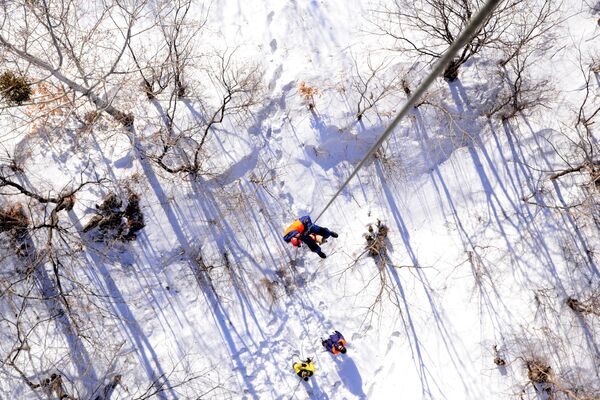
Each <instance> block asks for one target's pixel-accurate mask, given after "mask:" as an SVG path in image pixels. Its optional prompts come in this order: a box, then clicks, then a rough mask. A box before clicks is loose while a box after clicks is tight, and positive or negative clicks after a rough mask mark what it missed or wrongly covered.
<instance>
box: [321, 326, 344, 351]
mask: <svg viewBox="0 0 600 400" xmlns="http://www.w3.org/2000/svg"><path fill="white" fill-rule="evenodd" d="M340 341H341V342H342V344H343V345H344V346H345V345H346V339H344V335H342V334H341V333H340V332H338V331H335V333H333V334H331V335H329V338H328V339H327V340H324V341H323V347H325V348H326V349H327V350H328V351H332V348H333V346H335V345H336V344H337V343H338V342H340ZM334 354H336V353H334Z"/></svg>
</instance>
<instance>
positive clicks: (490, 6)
mask: <svg viewBox="0 0 600 400" xmlns="http://www.w3.org/2000/svg"><path fill="white" fill-rule="evenodd" d="M500 1H501V0H488V2H487V3H486V4H485V5H484V6H483V7H482V8H481V10H479V12H478V13H477V14H476V15H475V17H473V19H472V20H471V22H470V23H469V25H467V27H466V28H465V29H464V31H463V32H462V33H461V34H460V36H459V37H458V38H457V39H456V40H455V41H454V42H453V43H452V44H451V45H450V47H449V48H448V50H446V52H445V53H444V55H443V56H442V57H441V58H440V59H439V60H438V61H437V63H436V64H435V66H434V68H433V70H432V71H431V72H430V73H429V75H428V76H427V78H425V80H424V81H423V83H421V85H420V86H419V87H418V88H417V89H416V90H415V91H414V92H413V94H412V96H410V97H409V98H408V100H407V101H406V103H405V104H404V106H403V107H402V109H401V110H400V112H399V113H398V115H396V117H395V118H394V120H393V121H392V123H391V124H390V125H389V126H388V127H387V129H386V130H385V131H384V132H383V134H382V135H381V137H380V138H379V139H378V140H377V142H375V144H374V145H373V146H372V147H371V148H370V149H369V151H368V152H367V154H366V155H365V157H364V158H363V159H362V160H360V162H359V163H358V165H357V166H356V167H354V171H352V174H350V176H349V177H348V179H346V181H345V182H344V183H343V184H342V186H340V188H339V189H338V191H337V192H336V193H335V194H334V195H333V197H332V198H331V200H329V203H327V205H326V206H325V208H323V211H321V212H320V213H319V215H318V216H317V218H315V219H314V221H315V222H317V221H318V219H319V218H321V216H322V215H323V214H324V213H325V211H327V209H328V208H329V206H331V204H332V203H333V201H334V200H335V199H336V198H337V197H338V196H339V194H340V193H341V192H342V190H344V188H345V187H346V186H347V185H348V183H349V182H350V181H351V180H352V178H354V176H355V175H356V174H357V173H358V171H359V170H360V169H361V168H362V167H363V165H364V164H365V163H366V162H367V160H368V159H369V158H370V157H371V156H372V155H373V154H374V153H375V152H376V151H377V149H378V148H379V147H380V146H381V145H382V143H383V142H384V141H385V140H386V139H387V138H388V137H389V136H390V134H391V133H392V131H393V130H394V128H396V126H397V125H398V124H399V123H400V121H401V120H402V118H404V117H405V116H406V114H408V112H409V111H410V110H411V109H412V107H413V105H414V104H415V103H416V102H417V101H418V100H419V98H421V96H422V95H423V94H424V93H425V92H426V91H427V89H428V88H429V86H431V84H432V83H433V81H434V80H435V78H437V77H438V76H439V75H440V74H441V73H442V71H443V70H444V69H445V68H446V66H447V65H448V63H450V61H451V60H452V58H453V57H454V55H455V54H456V52H457V51H458V50H459V49H460V48H461V47H463V46H464V45H465V44H467V42H468V41H469V40H470V39H471V37H472V36H473V35H474V34H475V33H476V32H477V30H478V29H479V25H481V24H482V23H483V21H484V20H485V19H486V18H487V17H488V16H489V15H490V14H491V13H492V11H493V10H494V8H495V7H496V6H497V5H498V3H500Z"/></svg>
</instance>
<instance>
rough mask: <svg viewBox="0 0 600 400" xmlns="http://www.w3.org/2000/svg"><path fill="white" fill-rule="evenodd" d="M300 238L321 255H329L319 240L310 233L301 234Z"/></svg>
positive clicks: (324, 256)
mask: <svg viewBox="0 0 600 400" xmlns="http://www.w3.org/2000/svg"><path fill="white" fill-rule="evenodd" d="M300 240H302V242H303V243H305V244H306V245H307V246H308V248H309V249H310V250H311V251H313V252H315V253H317V254H318V255H319V257H321V258H326V257H327V255H326V254H325V253H323V252H322V251H321V247H319V245H318V244H317V242H315V241H314V240H313V239H312V238H311V237H310V236H308V234H306V235H302V236H300Z"/></svg>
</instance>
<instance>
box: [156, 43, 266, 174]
mask: <svg viewBox="0 0 600 400" xmlns="http://www.w3.org/2000/svg"><path fill="white" fill-rule="evenodd" d="M234 53H235V50H234V51H227V52H223V53H220V54H218V55H216V56H214V57H213V63H212V64H210V66H209V67H208V69H207V71H206V73H207V78H208V80H210V81H211V82H212V83H213V90H214V93H216V94H217V98H216V99H215V100H216V105H214V106H212V107H210V106H208V107H206V112H205V115H206V119H205V122H204V123H197V124H194V125H193V126H191V127H189V128H185V129H181V128H177V127H176V125H175V124H174V122H173V119H174V116H173V115H169V114H168V115H167V118H166V123H165V128H164V129H162V130H161V131H160V132H159V137H160V140H161V141H162V146H161V150H160V152H159V153H158V154H157V155H151V156H149V157H150V158H151V159H152V160H154V161H155V162H156V163H157V164H158V165H159V166H160V167H161V168H163V169H164V170H165V171H167V172H169V173H172V174H179V173H182V174H186V175H197V174H200V173H202V172H203V165H204V161H205V160H204V158H203V155H204V154H205V146H206V143H207V140H208V138H209V135H210V133H211V132H213V131H214V130H215V129H216V127H217V126H219V125H221V124H222V123H223V122H224V121H225V119H226V118H227V117H238V118H244V117H246V116H247V115H249V114H250V113H251V110H252V108H253V107H254V106H255V105H257V104H258V103H259V102H260V101H262V70H261V69H260V68H259V66H258V65H256V64H250V65H241V64H239V63H237V62H235V61H234V60H233V56H234ZM198 122H200V121H198Z"/></svg>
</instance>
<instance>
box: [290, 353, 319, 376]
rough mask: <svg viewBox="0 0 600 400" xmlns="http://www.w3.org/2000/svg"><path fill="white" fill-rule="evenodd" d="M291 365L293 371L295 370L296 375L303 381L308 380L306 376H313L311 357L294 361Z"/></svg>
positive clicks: (313, 366)
mask: <svg viewBox="0 0 600 400" xmlns="http://www.w3.org/2000/svg"><path fill="white" fill-rule="evenodd" d="M293 367H294V371H296V375H298V376H299V377H300V378H302V379H304V380H305V381H308V378H310V377H311V376H313V375H314V373H315V365H314V364H313V362H312V359H311V358H307V359H306V360H305V361H298V362H295V363H294V364H293Z"/></svg>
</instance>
